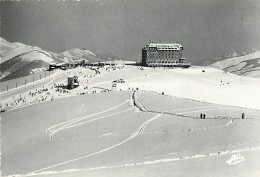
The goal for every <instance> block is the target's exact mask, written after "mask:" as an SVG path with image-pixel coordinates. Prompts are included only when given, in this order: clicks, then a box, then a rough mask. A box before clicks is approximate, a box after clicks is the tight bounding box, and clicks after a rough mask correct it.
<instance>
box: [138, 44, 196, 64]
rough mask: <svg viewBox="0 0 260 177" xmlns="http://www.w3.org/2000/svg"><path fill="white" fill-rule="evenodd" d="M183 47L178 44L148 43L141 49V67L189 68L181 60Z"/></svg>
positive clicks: (183, 60)
mask: <svg viewBox="0 0 260 177" xmlns="http://www.w3.org/2000/svg"><path fill="white" fill-rule="evenodd" d="M182 52H183V46H182V45H181V44H178V43H150V44H148V45H146V46H145V47H144V48H143V49H142V65H143V66H149V67H190V66H191V64H190V63H185V60H186V58H182Z"/></svg>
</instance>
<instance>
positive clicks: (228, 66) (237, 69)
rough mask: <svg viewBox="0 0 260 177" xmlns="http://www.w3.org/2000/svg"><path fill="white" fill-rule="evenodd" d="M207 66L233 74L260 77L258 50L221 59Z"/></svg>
mask: <svg viewBox="0 0 260 177" xmlns="http://www.w3.org/2000/svg"><path fill="white" fill-rule="evenodd" d="M209 66H211V67H214V68H218V69H221V70H224V71H226V72H231V73H234V74H239V75H244V76H250V77H260V51H255V52H253V53H250V54H247V55H244V56H238V57H233V58H228V59H225V60H221V61H218V62H215V63H213V64H211V65H209Z"/></svg>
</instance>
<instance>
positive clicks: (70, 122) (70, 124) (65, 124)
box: [45, 100, 130, 139]
mask: <svg viewBox="0 0 260 177" xmlns="http://www.w3.org/2000/svg"><path fill="white" fill-rule="evenodd" d="M127 102H129V100H126V101H124V102H123V103H121V104H119V105H117V106H114V107H112V108H109V109H106V110H104V111H100V112H98V113H94V114H91V115H88V116H83V117H80V118H76V119H72V120H68V121H65V122H62V123H58V124H55V125H53V126H51V127H49V128H47V129H46V130H45V131H46V132H51V134H50V135H49V136H50V139H53V136H54V134H55V133H57V132H58V131H61V130H63V129H67V128H71V127H75V126H78V125H81V124H83V123H79V124H75V125H73V124H74V123H77V122H79V121H81V120H85V119H87V118H90V117H93V116H96V115H99V114H102V113H105V112H108V111H111V110H113V109H116V108H118V107H120V106H122V105H124V104H126V103H127ZM129 110H130V109H127V110H124V111H121V112H117V113H114V114H112V115H115V114H119V113H122V112H125V111H129ZM108 116H111V115H107V116H103V117H101V118H105V117H108ZM101 118H96V119H92V120H89V121H87V122H84V123H88V122H92V121H94V120H99V119H101ZM58 126H61V127H59V128H57V129H54V128H55V127H58Z"/></svg>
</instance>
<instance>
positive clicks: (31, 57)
mask: <svg viewBox="0 0 260 177" xmlns="http://www.w3.org/2000/svg"><path fill="white" fill-rule="evenodd" d="M0 56H1V60H0V70H1V73H0V80H1V81H5V80H10V79H14V78H18V77H22V76H26V75H28V74H30V73H34V72H37V71H40V70H42V68H48V65H49V63H63V62H65V63H72V62H75V61H78V60H82V59H84V60H86V61H87V62H100V61H102V59H100V58H99V57H96V55H95V54H94V53H93V52H91V51H89V50H86V49H78V48H75V49H70V50H68V51H64V52H61V53H54V52H48V51H45V50H42V49H41V48H39V47H36V46H29V45H25V44H22V43H19V42H14V43H10V42H8V41H6V40H5V39H3V38H1V37H0ZM37 68H41V69H40V70H39V69H37Z"/></svg>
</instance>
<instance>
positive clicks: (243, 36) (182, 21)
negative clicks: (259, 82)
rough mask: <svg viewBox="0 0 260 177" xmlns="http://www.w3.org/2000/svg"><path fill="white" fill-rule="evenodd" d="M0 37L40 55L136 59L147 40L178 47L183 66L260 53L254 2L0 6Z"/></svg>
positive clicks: (130, 0)
mask: <svg viewBox="0 0 260 177" xmlns="http://www.w3.org/2000/svg"><path fill="white" fill-rule="evenodd" d="M1 21H2V24H1V37H3V38H5V39H6V40H8V41H10V42H16V41H17V42H22V43H25V44H28V45H33V46H39V47H41V48H43V49H45V50H49V51H53V52H62V51H65V50H68V49H71V48H87V49H89V50H91V51H93V52H110V53H113V54H115V55H118V56H120V57H122V58H125V59H134V60H136V59H140V58H141V51H140V49H141V48H142V47H143V46H144V45H145V44H147V43H148V42H149V41H150V40H151V41H155V42H179V43H181V44H182V45H183V46H184V57H187V59H188V61H191V62H193V61H197V60H199V59H200V58H213V57H219V56H221V55H223V54H228V53H231V52H234V51H245V50H248V49H260V35H259V33H260V1H259V0H185V1H184V0H92V1H91V0H81V1H79V2H77V1H73V2H68V0H67V1H65V2H64V1H58V0H51V1H48V2H44V1H42V0H41V1H36V0H35V1H22V2H11V1H7V2H5V1H2V2H1Z"/></svg>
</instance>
